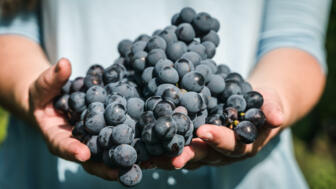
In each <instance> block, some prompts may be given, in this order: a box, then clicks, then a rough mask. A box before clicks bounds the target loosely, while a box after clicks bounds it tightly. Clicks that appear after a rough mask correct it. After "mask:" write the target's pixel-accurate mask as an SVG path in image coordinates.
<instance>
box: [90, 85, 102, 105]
mask: <svg viewBox="0 0 336 189" xmlns="http://www.w3.org/2000/svg"><path fill="white" fill-rule="evenodd" d="M106 96H107V93H106V90H105V89H104V87H101V86H98V85H95V86H92V87H90V88H89V89H88V90H87V91H86V95H85V101H86V104H91V103H93V102H102V103H104V102H105V101H106Z"/></svg>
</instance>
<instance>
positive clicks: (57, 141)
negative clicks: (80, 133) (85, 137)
mask: <svg viewBox="0 0 336 189" xmlns="http://www.w3.org/2000/svg"><path fill="white" fill-rule="evenodd" d="M53 119H54V120H53ZM53 119H50V120H49V121H50V122H57V120H56V119H58V118H53ZM41 129H42V133H43V135H44V136H45V138H46V140H47V143H48V145H49V149H50V151H51V152H52V153H53V154H55V155H57V156H60V157H62V158H64V159H67V160H70V161H77V162H85V161H87V160H89V159H90V150H89V148H88V147H87V146H86V145H85V144H83V143H81V142H80V141H79V140H77V139H75V138H72V134H71V126H69V125H66V124H63V125H61V124H59V125H56V126H48V125H46V127H43V128H41Z"/></svg>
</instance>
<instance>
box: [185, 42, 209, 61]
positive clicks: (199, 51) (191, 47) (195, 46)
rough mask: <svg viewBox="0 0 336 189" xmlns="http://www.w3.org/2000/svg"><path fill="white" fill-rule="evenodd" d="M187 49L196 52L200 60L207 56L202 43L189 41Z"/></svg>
mask: <svg viewBox="0 0 336 189" xmlns="http://www.w3.org/2000/svg"><path fill="white" fill-rule="evenodd" d="M188 50H189V51H191V52H195V53H197V54H198V55H199V56H200V57H201V59H202V60H204V59H206V58H207V54H206V48H205V47H204V46H203V45H202V44H195V43H190V44H189V46H188Z"/></svg>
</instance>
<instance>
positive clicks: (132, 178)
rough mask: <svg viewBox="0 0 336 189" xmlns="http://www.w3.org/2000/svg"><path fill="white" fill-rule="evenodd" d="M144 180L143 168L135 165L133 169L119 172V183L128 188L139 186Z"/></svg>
mask: <svg viewBox="0 0 336 189" xmlns="http://www.w3.org/2000/svg"><path fill="white" fill-rule="evenodd" d="M141 180H142V171H141V168H140V167H139V166H138V165H136V164H134V165H133V166H132V167H131V168H127V169H122V170H121V171H120V172H119V181H120V183H121V184H123V185H124V186H127V187H132V186H135V185H137V184H139V183H140V182H141Z"/></svg>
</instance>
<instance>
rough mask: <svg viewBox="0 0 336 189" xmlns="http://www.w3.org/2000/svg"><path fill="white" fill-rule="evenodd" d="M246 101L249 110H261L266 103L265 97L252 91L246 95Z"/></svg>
mask: <svg viewBox="0 0 336 189" xmlns="http://www.w3.org/2000/svg"><path fill="white" fill-rule="evenodd" d="M244 98H245V100H246V104H247V109H250V108H261V106H262V105H263V103H264V98H263V96H262V95H261V94H260V93H258V92H257V91H250V92H248V93H246V94H245V95H244Z"/></svg>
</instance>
